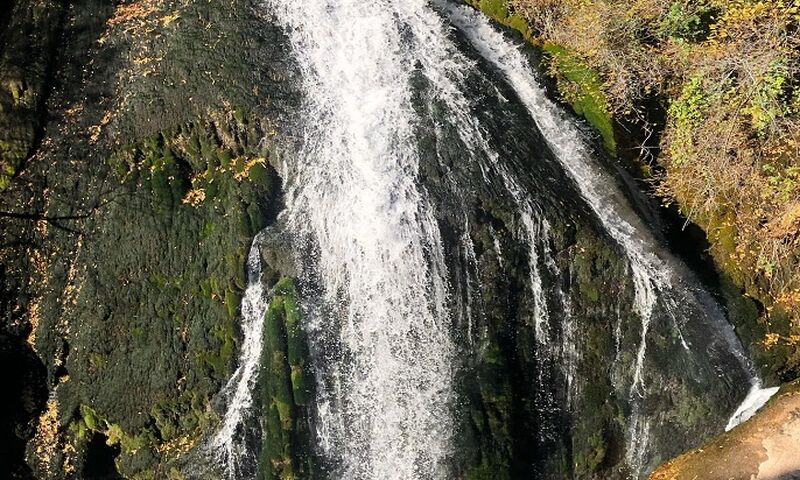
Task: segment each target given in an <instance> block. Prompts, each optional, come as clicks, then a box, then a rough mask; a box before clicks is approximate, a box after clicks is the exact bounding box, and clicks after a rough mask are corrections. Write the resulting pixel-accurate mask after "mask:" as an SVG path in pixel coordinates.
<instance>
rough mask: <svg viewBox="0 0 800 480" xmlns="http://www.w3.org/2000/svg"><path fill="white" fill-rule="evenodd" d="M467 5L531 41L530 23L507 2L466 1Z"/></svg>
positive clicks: (491, 0)
mask: <svg viewBox="0 0 800 480" xmlns="http://www.w3.org/2000/svg"><path fill="white" fill-rule="evenodd" d="M466 1H467V3H469V4H470V5H472V6H473V7H475V8H477V9H479V10H480V11H482V12H483V13H485V14H486V15H488V16H489V17H491V18H492V19H494V20H495V21H497V22H498V23H500V24H502V25H505V26H506V27H509V28H512V29H514V30H516V31H518V32H519V33H521V34H522V36H523V37H524V38H525V39H528V40H530V38H531V29H530V26H529V25H528V22H527V21H526V20H525V19H524V18H523V17H522V16H521V15H519V14H517V13H515V12H514V11H513V8H512V7H511V5H510V4H509V3H508V1H507V0H466Z"/></svg>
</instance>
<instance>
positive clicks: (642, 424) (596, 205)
mask: <svg viewBox="0 0 800 480" xmlns="http://www.w3.org/2000/svg"><path fill="white" fill-rule="evenodd" d="M441 5H442V8H443V9H444V10H445V12H446V13H447V15H448V17H449V19H450V21H451V22H452V23H453V25H455V26H456V27H457V28H458V29H459V30H460V31H462V32H464V34H465V35H466V36H467V38H468V39H469V41H470V43H471V44H472V45H473V47H474V48H475V49H476V50H477V51H478V53H479V54H480V55H481V56H482V57H483V58H485V59H486V60H487V61H489V62H490V63H491V64H493V65H494V66H495V67H496V68H497V69H498V70H500V71H501V72H502V73H503V74H504V76H505V78H506V80H507V81H508V83H509V84H510V86H511V87H512V88H513V89H514V90H515V92H516V93H517V95H518V96H519V99H520V101H521V102H522V103H523V104H524V105H525V106H526V108H527V109H528V111H529V113H530V115H531V118H532V119H533V121H534V122H535V123H536V126H537V127H538V129H539V131H541V132H542V134H543V136H544V137H545V139H546V141H547V143H548V144H549V145H550V147H551V149H552V151H553V153H554V154H555V155H556V157H557V158H558V160H559V161H560V163H561V164H562V165H563V167H564V169H565V170H566V171H567V172H568V174H569V175H570V176H571V177H572V179H573V181H574V182H575V184H576V186H577V187H578V190H579V191H580V193H581V196H582V197H583V198H584V200H585V201H586V203H587V204H588V205H589V207H590V208H591V209H592V211H593V212H594V213H595V215H596V216H597V218H598V219H599V220H600V222H601V223H602V225H603V227H604V228H605V229H606V231H607V232H608V234H609V235H610V236H611V237H612V238H613V239H614V240H615V241H616V242H617V243H618V244H619V245H620V246H621V247H622V249H623V250H624V253H625V255H626V256H627V258H628V264H629V268H630V272H631V277H632V279H633V285H634V293H635V295H634V310H635V311H636V313H637V314H638V316H639V318H640V319H641V332H640V343H639V348H638V350H637V354H636V361H635V367H634V371H633V379H632V382H631V385H630V391H631V395H632V397H637V396H639V397H641V396H644V395H645V393H646V389H647V385H646V384H645V379H644V366H645V361H646V352H647V337H648V333H649V329H650V325H651V321H652V317H653V313H654V309H655V308H656V305H657V304H659V300H661V302H660V303H661V306H662V308H663V311H665V312H666V313H667V314H668V315H669V316H670V317H671V319H672V321H673V322H674V324H675V327H676V329H677V330H678V333H679V336H680V339H681V343H682V345H683V347H684V349H685V350H687V351H690V345H689V344H688V343H687V342H686V341H685V340H684V338H683V334H682V332H681V326H680V324H679V319H678V318H677V316H676V315H675V311H676V310H677V303H678V301H679V300H677V299H680V301H688V302H691V303H692V304H693V305H696V306H698V307H700V310H701V311H702V310H703V307H707V306H708V304H707V302H704V300H703V299H698V298H694V294H693V292H692V291H690V289H689V288H683V289H680V285H681V284H682V283H683V281H684V279H683V278H680V276H681V273H682V272H678V271H676V268H675V267H674V266H673V265H674V262H673V261H672V260H671V259H669V258H665V254H663V253H661V252H660V248H661V247H660V245H658V243H657V242H656V241H655V239H653V238H652V236H651V234H650V232H649V230H648V228H647V227H646V226H645V225H644V224H643V222H642V221H641V219H640V218H639V216H638V215H637V214H636V213H635V212H634V211H633V210H632V208H631V207H630V206H629V204H628V201H627V200H626V198H625V197H624V195H623V193H622V192H621V191H620V189H619V188H618V187H617V185H616V183H615V181H614V179H613V177H612V176H611V175H609V174H608V173H606V172H605V171H604V170H603V168H602V167H601V166H600V165H599V164H597V162H596V160H595V159H594V155H593V154H592V152H591V150H590V148H589V145H588V143H587V142H586V141H585V140H584V138H583V137H582V135H581V134H580V132H579V130H578V129H577V128H576V127H575V125H573V123H572V122H571V121H570V120H569V119H568V118H566V116H565V115H564V114H563V113H562V112H561V111H560V110H559V109H558V107H557V106H556V105H555V104H554V103H553V102H551V101H550V100H549V99H548V98H547V97H546V95H545V92H544V89H543V88H542V87H541V85H540V84H539V82H538V81H537V80H536V78H535V76H534V73H533V72H534V69H533V68H532V67H531V65H530V64H529V62H528V61H527V59H526V58H525V56H524V55H523V54H522V53H521V52H520V51H519V49H518V47H517V46H516V45H514V44H513V43H511V42H510V41H509V40H508V39H507V38H505V36H504V35H503V34H502V33H500V32H499V31H497V29H495V28H494V27H493V26H492V25H490V23H489V21H488V20H486V19H485V18H484V17H483V16H482V15H480V14H479V13H477V12H475V11H474V10H472V9H469V8H468V7H464V6H454V5H452V4H449V3H442V4H441ZM711 307H712V308H711V310H712V311H711V312H710V313H709V315H708V316H709V317H711V318H710V320H711V321H712V322H714V323H715V326H716V327H717V329H718V330H719V332H720V333H721V336H722V338H723V339H724V341H725V342H726V343H727V347H728V349H729V350H730V351H731V352H733V353H734V354H735V356H736V358H738V359H739V361H740V364H741V367H742V368H743V369H744V370H745V371H747V372H749V373H750V375H751V378H752V380H751V384H752V385H753V390H754V391H758V386H759V385H760V381H759V380H758V378H757V377H756V376H755V373H754V369H753V367H752V365H751V364H750V362H749V360H748V359H747V357H746V355H745V354H744V351H743V349H742V347H741V344H740V343H739V341H738V339H737V338H736V336H735V334H734V333H733V330H732V328H730V326H729V325H728V324H727V323H726V322H724V321H723V320H721V319H722V315H721V312H719V311H715V310H716V308H715V306H713V305H712V306H711ZM753 396H756V397H757V395H756V394H753ZM633 400H634V403H635V398H633ZM747 403H748V400H745V404H747ZM740 410H741V408H740ZM745 410H746V409H745ZM632 416H633V418H632V420H631V427H630V435H629V442H630V445H629V447H628V455H629V457H628V460H629V463H630V464H631V466H632V467H633V469H634V470H635V471H636V472H637V473H638V471H639V470H640V468H641V467H642V463H643V456H644V455H645V452H646V450H647V444H648V438H649V421H648V420H646V419H643V418H640V416H639V406H638V404H635V405H634V413H633V415H632ZM735 417H736V416H735V415H734V418H735Z"/></svg>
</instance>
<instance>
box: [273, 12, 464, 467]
mask: <svg viewBox="0 0 800 480" xmlns="http://www.w3.org/2000/svg"><path fill="white" fill-rule="evenodd" d="M423 3H424V2H414V1H409V2H389V1H379V2H374V3H373V4H371V5H365V4H364V3H363V2H361V1H355V0H336V1H333V0H314V1H305V2H298V1H296V0H270V1H268V2H267V5H268V7H269V9H270V10H271V11H272V12H273V13H274V15H275V17H276V18H277V20H278V22H279V23H280V24H281V25H282V26H283V27H284V28H285V29H286V31H287V33H288V35H289V39H290V41H291V44H292V47H293V50H294V53H295V55H296V58H297V62H298V64H299V66H300V69H301V71H302V73H303V75H304V79H303V89H304V91H305V94H306V97H307V102H306V104H305V107H304V111H303V116H304V118H306V119H307V122H306V123H307V125H306V130H305V131H304V132H303V135H302V141H301V146H300V147H298V152H297V153H296V154H295V155H294V156H293V161H292V162H291V164H289V165H287V170H286V172H284V179H285V180H286V198H287V209H286V212H287V219H288V225H289V228H290V230H291V231H292V233H293V234H294V236H295V238H296V239H297V240H298V241H299V242H301V243H302V244H306V245H308V246H309V247H308V248H309V250H311V251H313V252H314V253H313V255H311V256H307V257H304V258H299V259H298V260H299V263H300V266H301V268H302V269H303V272H304V273H303V275H304V277H306V278H307V279H310V278H312V277H313V278H314V280H315V282H316V283H318V284H319V288H320V290H321V293H320V295H319V299H318V301H319V303H320V304H321V305H317V308H315V309H310V310H309V311H310V312H316V313H314V314H312V318H311V319H309V326H308V328H309V331H310V335H309V336H310V338H311V340H310V342H311V346H310V347H311V350H312V356H313V357H314V358H316V359H324V360H321V361H318V362H317V365H318V366H319V368H318V372H317V376H318V378H319V379H320V385H319V388H318V391H319V392H320V393H319V395H318V398H317V408H318V415H317V418H316V424H317V430H318V431H317V436H318V437H319V438H320V443H321V449H322V450H323V451H322V455H323V456H324V457H325V459H326V461H327V463H328V464H330V465H335V466H336V470H335V473H334V474H333V476H334V478H348V479H374V478H381V479H389V480H390V479H398V480H400V479H404V480H407V479H415V478H420V479H421V478H442V477H443V476H444V475H445V472H446V471H447V468H448V467H447V464H446V463H447V461H448V460H449V458H450V457H451V436H452V434H453V419H452V418H451V415H452V412H451V409H452V395H453V390H454V389H453V386H452V385H451V383H452V376H453V372H452V369H453V341H452V338H451V332H450V327H451V325H450V323H451V319H450V313H449V310H448V306H447V303H448V299H449V285H448V282H447V269H446V267H445V262H444V253H443V247H442V245H441V239H440V237H439V235H440V233H439V228H438V225H437V223H436V220H435V212H434V211H433V208H432V207H431V205H430V203H429V201H428V200H427V198H426V192H425V191H424V190H423V189H422V188H421V187H420V186H419V185H418V184H417V183H418V182H417V173H418V169H419V161H420V160H419V157H418V152H417V149H416V145H415V143H414V137H415V131H414V129H415V126H416V118H415V117H416V114H415V112H414V110H413V109H412V107H411V97H412V91H411V89H410V80H411V79H410V75H411V74H412V72H413V71H414V69H415V66H414V64H415V59H416V58H418V56H419V51H417V50H416V47H417V45H416V44H414V43H410V42H407V41H404V39H405V38H407V36H408V34H407V32H406V31H405V30H404V29H405V27H406V25H405V24H404V23H403V22H402V21H398V17H404V16H407V15H412V16H413V15H417V14H418V12H425V11H426V10H425V9H424V8H422V7H423Z"/></svg>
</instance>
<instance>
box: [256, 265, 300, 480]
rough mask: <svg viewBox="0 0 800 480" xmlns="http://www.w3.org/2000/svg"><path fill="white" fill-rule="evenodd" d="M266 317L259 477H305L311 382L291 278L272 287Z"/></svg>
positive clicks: (284, 279) (295, 294) (282, 280)
mask: <svg viewBox="0 0 800 480" xmlns="http://www.w3.org/2000/svg"><path fill="white" fill-rule="evenodd" d="M273 292H274V295H273V298H272V300H271V302H270V305H269V307H268V309H267V312H266V315H265V319H264V320H265V326H264V337H265V338H264V353H263V360H262V368H263V369H264V373H263V374H262V376H261V379H262V383H263V385H262V395H263V403H264V405H265V406H266V418H265V421H264V424H265V425H266V432H264V444H263V446H262V452H261V458H262V461H261V466H262V471H261V472H260V478H262V479H267V480H271V479H281V480H284V479H295V478H308V476H309V472H310V471H311V469H312V468H313V465H312V463H313V462H312V460H311V456H310V453H309V450H308V435H309V433H308V431H307V428H308V422H307V415H308V411H307V408H306V406H307V405H308V401H309V398H311V392H310V388H311V385H310V384H311V382H310V381H309V379H308V378H307V377H306V373H305V370H304V365H305V362H306V358H307V357H308V350H307V346H306V341H305V337H304V334H303V330H302V327H301V325H300V311H299V308H298V305H297V291H296V288H295V285H294V282H293V281H292V280H291V279H289V278H283V279H281V280H280V281H279V282H278V283H277V284H276V285H275V287H273Z"/></svg>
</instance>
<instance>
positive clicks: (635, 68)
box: [509, 0, 800, 363]
mask: <svg viewBox="0 0 800 480" xmlns="http://www.w3.org/2000/svg"><path fill="white" fill-rule="evenodd" d="M509 6H510V8H511V9H512V10H513V11H514V12H515V13H516V14H518V15H521V16H522V17H524V18H525V19H526V20H527V21H528V23H529V25H530V30H531V32H532V36H533V38H534V39H535V40H537V41H539V42H541V43H543V44H555V45H559V46H561V47H563V48H565V49H567V50H569V51H570V52H571V53H572V54H573V55H574V56H576V57H577V58H579V59H580V60H581V61H582V62H583V63H584V64H585V65H587V66H588V67H589V68H591V69H594V70H596V71H597V72H598V73H599V75H600V77H601V79H602V88H603V91H604V93H605V95H606V98H607V99H608V104H609V109H610V110H611V111H612V112H613V114H614V115H615V116H616V117H617V118H626V119H627V120H633V121H636V120H637V119H643V118H645V117H646V115H645V114H646V109H647V108H648V107H649V106H651V105H652V104H653V102H658V103H659V104H661V105H662V106H663V108H664V110H665V111H666V121H665V125H664V127H663V135H662V136H661V140H660V145H658V146H659V147H660V155H659V157H658V159H657V162H658V164H659V165H660V166H663V167H664V169H663V171H664V172H663V174H661V175H660V176H659V178H658V179H657V180H658V181H657V190H658V193H660V194H661V195H662V196H663V197H664V198H665V199H666V201H668V202H669V201H675V202H676V203H677V204H678V205H679V206H680V209H681V211H682V212H683V214H684V215H686V216H687V217H688V218H689V219H690V220H692V221H694V222H696V223H698V224H699V225H700V226H702V227H703V228H704V229H705V230H706V232H707V233H708V235H709V238H710V240H711V245H712V254H713V256H714V258H715V260H716V262H717V263H718V264H719V265H720V267H721V268H722V270H723V271H724V272H726V273H727V274H728V275H730V276H731V277H732V278H733V279H734V281H735V282H736V283H737V284H738V285H740V286H742V287H744V288H745V290H746V291H747V292H748V294H749V295H751V296H753V297H754V298H757V299H759V300H760V301H761V302H762V303H763V304H764V305H765V307H766V308H765V312H764V316H765V322H767V323H768V322H769V321H770V317H771V316H775V315H779V314H780V316H782V317H784V318H787V315H786V314H788V318H793V319H794V324H793V326H792V327H791V328H790V329H789V331H788V332H787V331H784V332H782V334H781V335H780V337H781V338H782V339H785V341H786V342H791V339H792V338H797V337H796V336H793V334H796V333H797V332H798V330H800V325H798V323H797V322H798V319H799V318H800V76H799V75H798V71H799V70H800V34H799V33H798V28H800V0H772V1H770V0H677V1H662V0H510V1H509ZM776 335H777V334H776V333H771V335H770V336H769V338H770V339H772V341H774V339H775V336H776ZM798 361H800V360H798ZM790 363H791V361H790Z"/></svg>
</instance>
